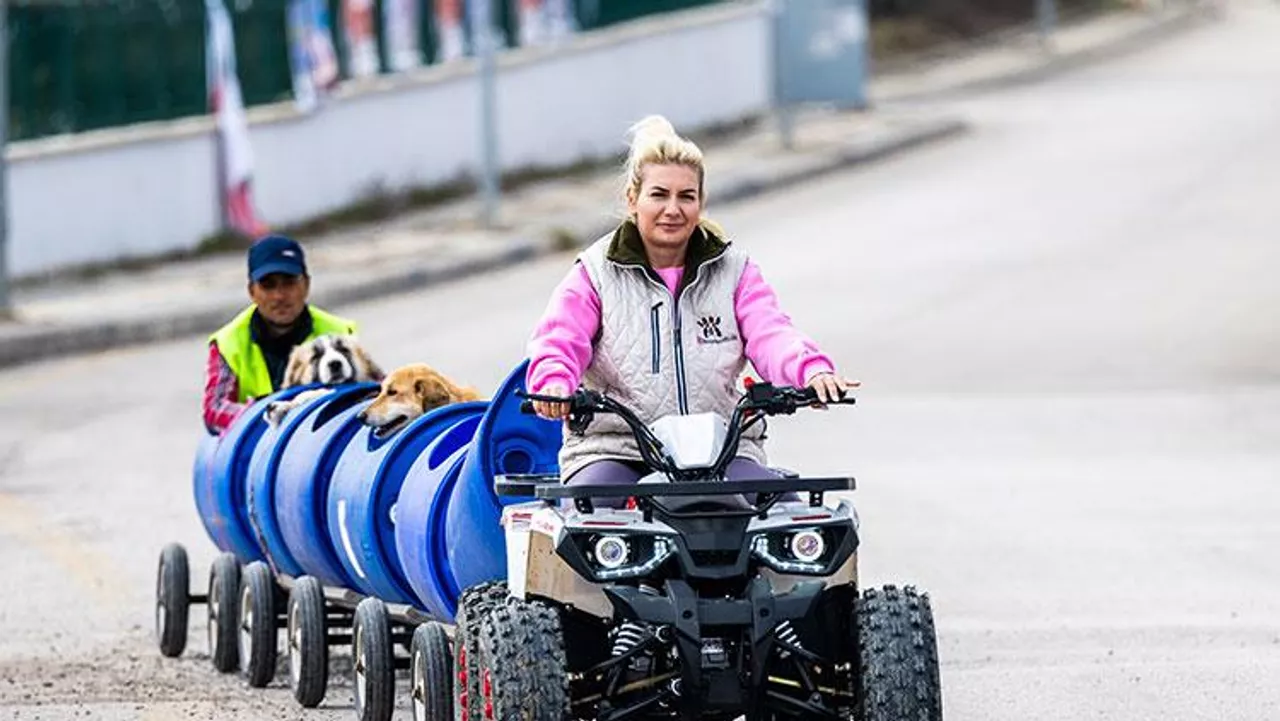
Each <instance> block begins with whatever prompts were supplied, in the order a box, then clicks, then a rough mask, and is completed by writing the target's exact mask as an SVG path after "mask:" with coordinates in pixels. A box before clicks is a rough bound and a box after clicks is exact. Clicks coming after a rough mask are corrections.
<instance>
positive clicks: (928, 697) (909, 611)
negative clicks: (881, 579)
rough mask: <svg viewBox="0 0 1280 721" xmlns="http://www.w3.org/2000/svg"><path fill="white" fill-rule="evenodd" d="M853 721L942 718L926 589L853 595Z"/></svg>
mask: <svg viewBox="0 0 1280 721" xmlns="http://www.w3.org/2000/svg"><path fill="white" fill-rule="evenodd" d="M857 634H858V645H857V648H858V655H859V659H858V660H859V674H858V686H859V689H858V701H859V706H860V707H861V708H860V711H861V713H860V714H859V715H858V716H857V717H856V718H857V719H858V721H942V684H941V680H940V677H939V674H938V640H937V636H936V634H935V632H934V627H933V608H932V607H931V606H930V604H929V596H928V594H918V593H916V590H915V589H914V588H912V587H911V586H906V587H904V588H902V589H898V588H897V587H895V586H885V587H884V588H883V589H874V588H872V589H867V590H866V591H864V592H863V594H862V598H861V599H859V600H858V615H857Z"/></svg>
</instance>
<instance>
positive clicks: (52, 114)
mask: <svg viewBox="0 0 1280 721" xmlns="http://www.w3.org/2000/svg"><path fill="white" fill-rule="evenodd" d="M723 1H725V0H573V3H572V10H573V13H574V16H575V20H576V25H577V28H578V30H579V31H583V30H591V29H595V28H600V27H605V26H607V25H613V24H615V23H619V22H624V21H626V20H631V19H634V18H638V17H643V16H646V15H653V14H656V13H665V12H671V11H675V10H681V9H685V8H689V7H694V6H701V5H709V4H713V3H717V2H723ZM326 2H327V3H328V6H329V17H330V25H331V28H332V31H333V43H334V47H335V48H337V49H338V58H339V61H340V68H341V73H342V77H344V78H346V77H348V68H347V66H346V54H345V53H344V52H342V50H341V49H342V47H343V41H342V37H341V35H342V32H341V22H342V21H341V18H342V12H341V0H326ZM418 2H419V8H418V17H419V34H420V47H421V53H422V62H423V64H431V63H434V62H436V32H435V22H434V17H435V13H434V12H433V5H432V3H433V0H418ZM516 2H517V0H495V2H493V7H494V13H495V15H496V17H495V21H496V22H495V25H496V27H497V28H498V29H499V31H500V33H501V35H502V36H503V37H504V38H505V39H506V43H507V44H508V45H511V44H513V43H514V42H515V41H516V38H518V37H519V35H518V33H517V32H516V30H517V28H516V22H517V20H516ZM287 4H288V0H226V5H227V9H228V11H229V12H230V13H231V16H232V23H233V26H234V29H235V41H236V64H237V67H238V70H239V73H240V84H241V90H242V92H243V95H244V102H245V104H246V105H249V106H253V105H261V104H264V103H272V102H277V101H280V100H287V99H289V98H291V97H292V80H291V74H290V68H289V45H288V29H287V24H286V7H287ZM8 6H9V24H8V25H9V27H8V29H9V53H10V56H9V119H10V126H9V139H10V140H11V141H16V140H25V139H31V138H38V137H42V136H47V135H55V134H59V133H73V132H80V131H85V130H92V129H95V128H105V127H112V126H118V125H127V124H131V123H138V122H144V121H149V120H164V119H170V118H178V117H184V116H191V115H201V114H203V113H205V112H206V109H207V101H206V98H205V26H206V15H205V5H204V2H203V0H11V1H10V2H9V3H8ZM374 15H375V17H381V15H382V0H375V4H374ZM375 27H376V31H377V40H378V45H379V51H380V57H381V70H382V72H384V73H385V72H390V66H389V61H388V58H387V53H386V52H385V51H384V47H385V46H384V43H383V37H382V32H383V27H382V23H380V22H378V23H375Z"/></svg>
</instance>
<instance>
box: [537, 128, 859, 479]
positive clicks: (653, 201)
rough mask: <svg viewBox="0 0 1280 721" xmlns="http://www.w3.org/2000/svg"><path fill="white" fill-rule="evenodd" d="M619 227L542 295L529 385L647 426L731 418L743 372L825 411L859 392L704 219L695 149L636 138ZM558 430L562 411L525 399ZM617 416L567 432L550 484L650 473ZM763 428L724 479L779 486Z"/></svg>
mask: <svg viewBox="0 0 1280 721" xmlns="http://www.w3.org/2000/svg"><path fill="white" fill-rule="evenodd" d="M632 133H633V136H632V143H631V149H630V154H629V155H628V158H627V161H626V166H625V171H626V186H625V191H624V196H625V201H626V207H627V217H626V219H625V220H624V221H623V222H622V223H621V224H620V225H619V226H618V227H617V228H616V229H615V230H614V231H613V232H611V233H609V234H608V235H606V236H604V237H602V238H600V239H599V240H597V241H596V242H595V243H593V244H592V245H591V246H589V247H588V248H587V249H586V250H584V251H583V252H582V253H581V254H580V255H579V256H578V258H577V261H576V262H575V264H574V267H573V268H572V269H571V270H570V271H569V273H568V275H567V276H566V277H565V278H564V279H563V280H562V281H561V282H560V284H559V285H558V286H557V287H556V288H555V290H554V291H553V292H552V295H551V299H550V301H549V303H548V305H547V308H546V311H545V312H544V314H543V316H542V318H541V320H540V321H539V322H538V324H537V327H536V329H535V330H534V333H533V337H532V338H531V340H530V341H529V345H528V356H529V359H530V362H529V368H528V373H527V376H526V386H527V388H528V389H529V391H530V392H531V393H534V394H538V395H549V396H557V397H564V396H568V395H569V394H570V393H571V392H572V391H573V389H575V388H577V387H578V386H579V384H581V385H582V386H585V387H587V388H590V389H593V390H596V391H600V392H603V393H605V394H606V395H609V396H611V397H613V398H615V399H616V400H618V401H620V402H622V403H623V404H624V405H626V406H628V407H629V408H631V409H632V410H633V411H635V413H636V414H637V416H639V418H640V419H641V420H642V421H644V422H645V423H652V422H654V421H656V420H657V419H658V418H660V417H662V416H664V415H669V414H675V413H682V414H688V413H704V412H715V413H719V414H720V415H721V416H723V417H725V418H728V417H729V416H730V415H731V414H732V412H733V408H734V405H735V404H736V403H737V401H738V398H739V397H740V396H741V391H740V390H739V389H738V379H739V377H740V375H741V373H742V371H743V369H744V367H745V365H746V361H748V360H749V361H751V364H752V366H753V367H754V368H755V370H756V371H757V372H758V373H759V374H760V375H761V376H763V377H764V379H765V380H766V381H769V382H771V383H774V384H776V385H792V386H809V387H812V388H813V389H814V390H815V392H816V394H817V396H818V398H819V400H820V401H822V402H828V401H834V400H836V399H837V398H839V397H840V396H841V395H842V394H843V392H844V391H846V390H849V389H851V388H853V387H855V386H857V385H858V384H857V383H856V382H854V381H849V380H847V379H845V378H842V377H840V376H838V375H837V374H836V373H835V368H834V365H833V364H832V362H831V359H830V358H828V357H827V356H826V355H825V354H823V353H822V352H821V351H820V350H819V349H818V348H817V347H816V345H815V344H814V343H813V341H812V340H810V339H809V338H808V337H807V336H805V335H804V334H802V333H801V332H800V331H798V330H797V329H796V328H794V327H793V326H792V324H791V320H790V318H789V317H788V316H787V314H785V313H784V312H783V311H782V309H781V308H780V307H779V304H778V298H777V295H776V294H775V293H774V291H773V289H772V288H771V287H770V286H769V284H768V283H766V282H765V280H764V277H763V276H762V275H761V272H760V269H759V267H758V266H757V265H756V264H755V263H754V262H753V261H751V260H750V259H749V258H748V257H747V254H746V253H745V252H744V251H742V250H741V249H739V248H737V247H736V246H734V245H733V244H732V242H731V241H730V240H729V239H728V238H727V237H725V234H724V232H723V231H722V230H721V229H720V228H719V226H717V225H716V224H714V223H712V222H711V221H709V220H707V219H704V218H703V217H702V210H703V208H704V207H705V201H706V198H705V193H704V179H705V178H704V175H705V173H704V167H703V156H702V151H701V150H700V149H699V148H698V146H697V145H695V144H694V143H693V142H691V141H689V140H688V139H685V138H682V137H680V136H679V135H677V134H676V131H675V129H674V128H673V127H672V125H671V123H669V122H668V121H667V120H666V119H665V118H663V117H661V116H650V117H647V118H645V119H644V120H642V121H640V122H639V123H637V124H636V125H635V126H634V127H633V128H632ZM534 410H535V412H537V413H538V415H540V416H542V417H544V418H549V419H563V418H565V417H566V416H567V415H568V412H569V405H568V403H558V402H552V401H537V400H535V401H534ZM640 458H641V457H640V452H639V450H638V447H637V445H636V441H635V438H634V437H633V436H632V433H631V431H630V430H629V429H628V428H627V426H626V425H625V424H624V423H623V422H622V421H621V420H620V419H619V418H617V417H616V416H612V415H602V416H597V417H596V418H595V420H594V421H593V422H592V423H591V425H590V426H589V427H588V428H587V430H586V432H585V433H583V434H581V435H579V434H575V433H572V432H568V431H567V430H566V433H565V437H564V443H563V445H562V447H561V450H560V455H559V463H560V477H561V478H562V479H564V481H565V482H566V483H569V484H572V485H588V484H590V485H595V484H624V483H635V482H636V481H638V480H639V479H640V478H641V477H642V476H643V475H644V474H645V473H647V469H646V468H645V467H644V464H643V463H642V462H641V460H640ZM765 463H766V457H765V453H764V448H763V446H762V438H761V427H760V425H756V426H753V427H752V428H751V429H749V430H748V431H747V432H746V433H745V434H744V436H743V438H742V441H741V444H740V446H739V448H738V456H737V457H736V458H734V460H733V461H732V462H731V463H730V464H729V466H728V468H727V470H726V476H727V480H731V481H732V480H747V479H766V478H778V477H779V476H778V474H777V473H776V472H774V471H772V470H770V469H768V468H767V467H766V466H765Z"/></svg>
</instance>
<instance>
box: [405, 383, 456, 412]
mask: <svg viewBox="0 0 1280 721" xmlns="http://www.w3.org/2000/svg"><path fill="white" fill-rule="evenodd" d="M413 390H414V392H415V393H416V394H417V396H418V400H420V401H422V412H423V413H426V412H427V411H430V410H433V409H436V408H439V407H440V406H447V405H449V403H450V402H452V398H451V397H450V395H449V389H448V388H446V387H445V386H444V384H443V383H441V382H440V381H438V380H434V379H433V380H427V379H426V378H419V379H418V380H416V381H414V382H413Z"/></svg>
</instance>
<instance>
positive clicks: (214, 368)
mask: <svg viewBox="0 0 1280 721" xmlns="http://www.w3.org/2000/svg"><path fill="white" fill-rule="evenodd" d="M204 374H205V375H204V426H205V428H207V429H208V430H209V432H210V433H213V434H215V435H221V434H222V432H223V431H225V430H227V426H230V425H231V423H232V421H234V420H235V419H236V417H237V416H239V415H240V414H241V413H243V412H244V409H245V408H248V407H249V406H248V404H246V403H238V402H237V398H238V396H239V394H240V380H239V379H238V378H236V374H235V373H232V372H231V366H230V365H228V364H227V361H226V360H225V359H224V358H223V357H222V353H220V352H218V345H217V344H216V343H210V344H209V359H208V360H207V361H206V362H205V369H204Z"/></svg>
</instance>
